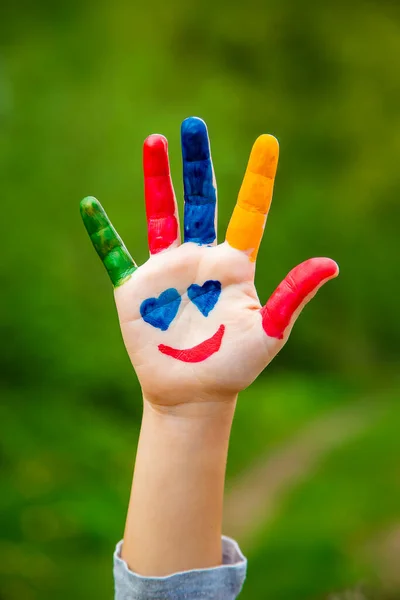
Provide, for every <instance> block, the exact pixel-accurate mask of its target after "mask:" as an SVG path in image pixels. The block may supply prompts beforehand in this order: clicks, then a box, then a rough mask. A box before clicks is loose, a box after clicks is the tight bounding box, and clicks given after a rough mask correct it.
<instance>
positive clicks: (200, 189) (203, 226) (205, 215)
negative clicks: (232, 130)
mask: <svg viewBox="0 0 400 600" xmlns="http://www.w3.org/2000/svg"><path fill="white" fill-rule="evenodd" d="M181 140H182V158H183V186H184V197H185V210H184V241H185V242H196V243H197V244H212V243H213V242H215V241H216V237H217V236H216V233H215V211H216V203H217V190H216V184H215V179H214V171H213V166H212V161H211V153H210V142H209V139H208V133H207V126H206V124H205V123H204V121H202V119H199V118H198V117H189V118H188V119H185V120H184V121H183V123H182V127H181Z"/></svg>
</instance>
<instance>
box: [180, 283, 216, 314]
mask: <svg viewBox="0 0 400 600" xmlns="http://www.w3.org/2000/svg"><path fill="white" fill-rule="evenodd" d="M187 293H188V296H189V299H190V300H191V301H192V302H193V304H194V305H195V306H197V308H198V309H199V311H200V312H201V313H202V314H203V315H204V316H205V317H208V315H209V314H210V312H211V311H212V309H213V308H214V306H215V305H216V304H217V302H218V298H219V296H220V294H221V282H220V281H213V280H212V279H209V280H208V281H206V282H205V283H203V285H197V284H196V283H193V284H192V285H190V286H189V287H188V291H187Z"/></svg>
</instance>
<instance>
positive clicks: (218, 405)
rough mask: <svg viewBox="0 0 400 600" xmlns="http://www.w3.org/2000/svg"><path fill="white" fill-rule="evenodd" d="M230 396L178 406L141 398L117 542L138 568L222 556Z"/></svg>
mask: <svg viewBox="0 0 400 600" xmlns="http://www.w3.org/2000/svg"><path fill="white" fill-rule="evenodd" d="M235 402H236V399H235V398H233V399H230V400H228V401H226V402H220V401H219V402H215V403H213V402H210V403H203V404H202V405H201V406H200V410H198V411H197V410H196V409H194V410H190V409H189V410H186V411H185V413H184V414H182V412H180V411H179V410H178V409H174V408H171V409H170V410H168V411H160V410H159V409H156V408H154V407H153V406H152V405H150V404H149V403H148V402H147V401H146V400H145V402H144V411H143V420H142V427H141V432H140V439H139V445H138V450H137V455H136V464H135V470H134V478H133V485H132V492H131V498H130V502H129V508H128V516H127V521H126V527H125V534H124V544H123V549H122V557H123V558H124V560H125V561H126V562H127V563H128V565H129V567H130V568H131V569H132V570H133V571H135V572H136V573H140V574H142V575H150V576H162V575H168V574H170V573H174V572H177V571H185V570H189V569H201V568H207V567H213V566H217V565H219V564H221V529H222V505H223V491H224V479H225V468H226V459H227V453H228V442H229V435H230V429H231V424H232V418H233V413H234V408H235ZM192 406H193V405H192Z"/></svg>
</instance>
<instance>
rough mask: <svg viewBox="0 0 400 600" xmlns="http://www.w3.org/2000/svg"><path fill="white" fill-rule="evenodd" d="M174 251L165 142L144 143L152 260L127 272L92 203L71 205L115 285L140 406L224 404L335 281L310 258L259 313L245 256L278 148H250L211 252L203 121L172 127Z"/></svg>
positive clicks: (249, 255) (324, 263) (250, 256)
mask: <svg viewBox="0 0 400 600" xmlns="http://www.w3.org/2000/svg"><path fill="white" fill-rule="evenodd" d="M182 154H183V176H184V195H185V207H184V236H183V237H184V243H183V244H181V243H180V233H179V221H178V211H177V205H176V200H175V195H174V191H173V187H172V183H171V177H170V170H169V162H168V150H167V140H166V139H165V138H164V137H163V136H160V135H152V136H150V137H149V138H147V140H146V141H145V144H144V176H145V196H146V212H147V222H148V237H149V247H150V253H151V256H150V258H149V260H148V261H147V262H146V263H145V264H144V265H143V266H141V267H139V268H137V267H136V265H135V263H134V262H133V260H132V258H131V257H130V255H129V253H128V251H127V250H126V248H125V246H124V245H123V242H122V240H121V239H120V238H119V236H118V234H117V233H116V231H115V229H114V228H113V226H112V225H111V223H110V221H109V219H108V217H107V215H106V214H105V212H104V210H103V208H102V207H101V205H100V203H99V202H98V201H97V200H96V199H95V198H92V197H89V198H85V199H84V200H82V202H81V214H82V217H83V220H84V223H85V225H86V228H87V230H88V233H89V235H90V237H91V239H92V242H93V244H94V246H95V248H96V250H97V252H98V254H99V255H100V258H101V259H102V261H103V262H104V264H105V266H106V268H107V270H108V272H109V275H110V277H111V280H112V282H113V284H114V286H115V299H116V304H117V309H118V314H119V319H120V325H121V330H122V335H123V338H124V342H125V346H126V349H127V351H128V354H129V357H130V359H131V361H132V364H133V366H134V368H135V370H136V373H137V375H138V378H139V381H140V383H141V386H142V389H143V393H144V396H145V397H146V398H147V399H148V400H149V401H151V402H153V403H157V404H164V405H174V404H178V403H182V402H199V401H207V400H209V399H213V400H215V399H216V398H217V399H221V400H224V399H225V398H231V397H232V396H233V395H236V394H237V392H238V391H240V390H242V389H244V388H245V387H247V386H248V385H249V384H250V383H251V382H252V381H253V380H254V379H255V378H256V377H257V375H258V374H259V373H260V372H261V371H262V370H263V369H264V368H265V366H266V365H267V364H268V363H269V362H270V361H271V360H272V359H273V357H274V356H275V355H276V354H277V353H278V352H279V350H280V349H281V348H282V346H283V345H284V343H285V342H286V340H287V338H288V336H289V333H290V330H291V328H292V326H293V324H294V321H295V320H296V318H297V316H298V315H299V313H300V312H301V310H302V308H303V307H304V306H305V304H306V303H307V302H308V301H309V300H310V299H311V298H312V297H313V296H314V295H315V293H316V292H317V290H318V289H319V287H321V285H323V284H324V283H325V282H326V281H328V280H329V279H331V278H333V277H335V276H336V275H337V274H338V267H337V265H336V263H335V262H334V261H332V260H330V259H328V258H313V259H310V260H308V261H306V262H304V263H302V264H300V265H298V266H297V267H295V268H294V269H293V270H292V271H291V272H290V273H289V274H288V275H287V276H286V278H285V279H284V280H283V281H282V283H281V284H280V285H279V286H278V288H277V289H276V290H275V292H274V293H273V294H272V296H271V298H270V299H269V301H268V302H267V304H266V305H265V306H264V307H261V305H260V302H259V300H258V296H257V292H256V290H255V287H254V274H255V259H256V256H257V250H258V247H259V244H260V242H261V238H262V234H263V231H264V226H265V221H266V217H267V213H268V209H269V206H270V203H271V199H272V191H273V183H274V177H275V173H276V167H277V161H278V143H277V141H276V140H275V138H274V137H272V136H269V135H262V136H260V137H259V138H258V139H257V140H256V142H255V144H254V146H253V149H252V152H251V155H250V159H249V163H248V167H247V170H246V174H245V177H244V180H243V183H242V187H241V190H240V193H239V197H238V201H237V204H236V207H235V209H234V212H233V215H232V218H231V221H230V224H229V226H228V230H227V234H226V240H225V242H224V243H222V244H220V245H216V185H215V179H214V172H213V168H212V162H211V154H210V145H209V140H208V135H207V128H206V126H205V123H204V122H203V121H202V120H201V119H198V118H194V117H191V118H189V119H186V120H185V121H184V122H183V124H182Z"/></svg>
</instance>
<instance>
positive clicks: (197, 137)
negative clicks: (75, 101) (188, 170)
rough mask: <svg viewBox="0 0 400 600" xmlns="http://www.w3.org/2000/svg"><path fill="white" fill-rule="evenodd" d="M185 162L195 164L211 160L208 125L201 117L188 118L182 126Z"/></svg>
mask: <svg viewBox="0 0 400 600" xmlns="http://www.w3.org/2000/svg"><path fill="white" fill-rule="evenodd" d="M181 139H182V155H183V160H185V161H189V162H193V161H199V160H207V159H209V158H210V143H209V140H208V131H207V125H206V124H205V122H204V121H203V119H200V118H199V117H188V118H187V119H185V120H184V121H183V123H182V125H181Z"/></svg>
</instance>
